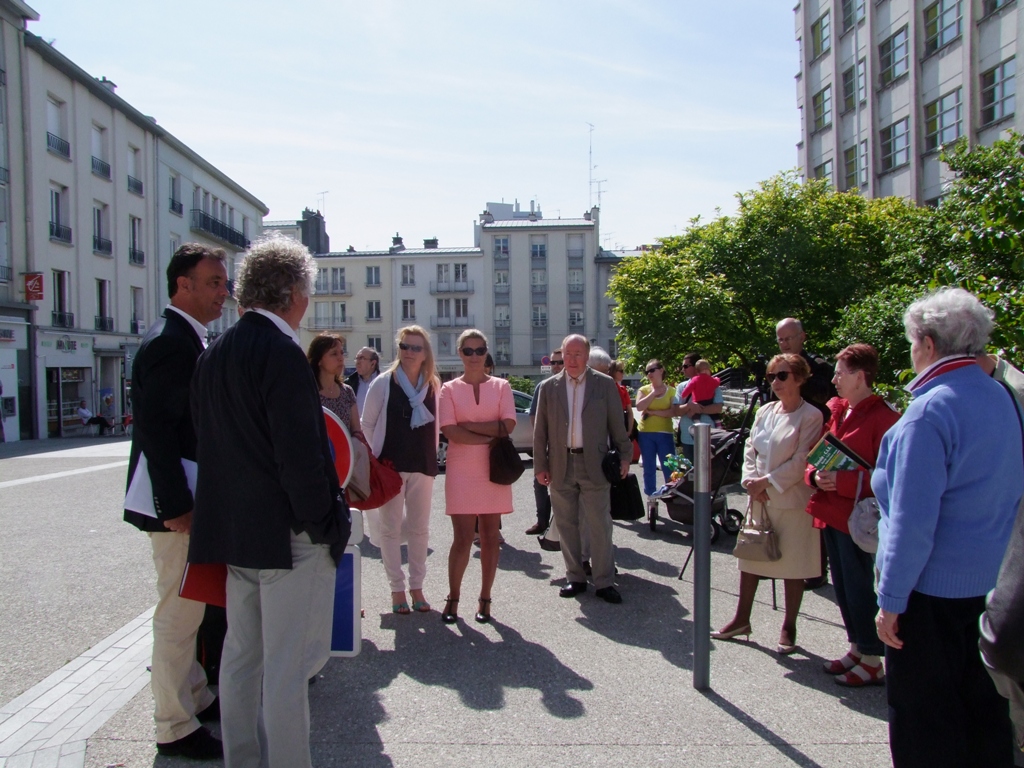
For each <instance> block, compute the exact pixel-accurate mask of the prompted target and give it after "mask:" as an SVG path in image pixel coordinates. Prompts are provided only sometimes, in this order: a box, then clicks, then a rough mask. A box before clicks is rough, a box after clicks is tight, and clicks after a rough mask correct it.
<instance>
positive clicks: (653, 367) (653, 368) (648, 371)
mask: <svg viewBox="0 0 1024 768" xmlns="http://www.w3.org/2000/svg"><path fill="white" fill-rule="evenodd" d="M661 370H664V368H663V367H662V366H660V365H652V366H651V367H650V368H648V369H646V370H645V371H644V373H647V374H652V373H654V372H655V371H661Z"/></svg>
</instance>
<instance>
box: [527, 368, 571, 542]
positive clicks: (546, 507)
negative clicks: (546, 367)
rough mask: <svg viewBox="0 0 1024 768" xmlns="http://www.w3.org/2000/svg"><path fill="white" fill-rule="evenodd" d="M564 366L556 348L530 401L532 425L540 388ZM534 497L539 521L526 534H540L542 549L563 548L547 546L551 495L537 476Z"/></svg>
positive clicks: (534, 483)
mask: <svg viewBox="0 0 1024 768" xmlns="http://www.w3.org/2000/svg"><path fill="white" fill-rule="evenodd" d="M564 366H565V360H563V359H562V350H561V349H556V350H555V351H554V352H552V353H551V376H549V377H548V378H546V379H544V381H541V382H540V383H539V384H537V387H536V388H535V389H534V390H533V400H532V401H531V402H530V426H533V423H534V420H535V417H536V415H537V400H538V399H539V397H540V388H541V387H543V386H544V382H547V381H551V379H552V378H554V377H555V376H557V375H558V374H560V373H561V372H562V369H563V367H564ZM533 498H534V500H535V501H536V502H537V522H536V523H534V524H533V525H531V526H530V527H529V528H527V529H526V535H527V536H538V535H539V536H540V537H541V538H540V546H541V549H550V550H552V551H557V550H559V549H561V546H560V545H558V543H557V542H549V544H548V546H547V547H545V545H544V543H545V542H546V541H548V539H546V538H544V532H545V531H547V529H548V526H550V525H551V496H550V494H548V488H547V486H546V485H541V484H540V481H539V480H538V479H537V478H536V476H534V478H533Z"/></svg>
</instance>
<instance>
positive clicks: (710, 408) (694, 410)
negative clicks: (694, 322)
mask: <svg viewBox="0 0 1024 768" xmlns="http://www.w3.org/2000/svg"><path fill="white" fill-rule="evenodd" d="M700 359H701V357H700V353H699V352H690V353H688V354H687V355H686V356H685V357H684V358H683V377H684V378H683V381H681V382H679V384H678V385H677V386H676V399H675V401H674V405H673V406H672V414H673V415H674V416H678V417H679V427H678V431H677V437H678V438H679V444H680V445H681V446H682V448H683V456H685V457H686V458H687V459H689V460H690V461H693V457H694V454H693V435H691V434H690V427H692V426H693V425H694V424H711V425H712V426H713V425H714V423H715V417H717V416H718V415H719V414H720V413H721V412H722V408H723V407H724V405H723V403H724V402H725V400H724V398H723V397H722V388H721V387H718V388H717V389H715V395H714V398H713V402H712V403H711V404H709V405H701V404H700V403H698V402H695V401H694V399H693V398H692V397H690V396H689V395H687V397H686V401H685V402H684V401H683V399H682V393H683V390H684V389H685V388H686V383H687V380H688V379H689V378H691V377H692V376H695V375H696V373H697V369H696V367H695V366H696V365H697V361H698V360H700Z"/></svg>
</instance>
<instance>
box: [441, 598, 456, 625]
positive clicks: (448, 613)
mask: <svg viewBox="0 0 1024 768" xmlns="http://www.w3.org/2000/svg"><path fill="white" fill-rule="evenodd" d="M458 604H459V598H457V597H446V598H445V599H444V610H443V611H442V612H441V621H443V622H444V623H445V624H454V623H455V622H457V621H458V620H459V615H458V614H457V613H455V606H457V605H458Z"/></svg>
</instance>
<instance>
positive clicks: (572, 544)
mask: <svg viewBox="0 0 1024 768" xmlns="http://www.w3.org/2000/svg"><path fill="white" fill-rule="evenodd" d="M568 459H569V460H568V463H567V464H566V467H565V478H564V479H563V480H562V481H561V482H559V483H554V482H552V484H551V511H552V512H553V513H554V518H555V525H556V526H557V527H558V533H559V536H560V538H561V542H562V559H563V560H565V577H566V579H568V580H569V581H570V582H578V583H582V584H585V583H586V582H587V574H586V572H585V571H584V570H583V565H582V563H583V560H584V559H587V558H585V557H584V554H583V541H584V538H586V540H587V541H589V544H590V547H589V549H590V557H589V559H590V565H591V578H592V580H593V582H594V586H595V587H597V588H598V589H603V588H604V587H610V586H612V585H613V584H614V583H615V553H614V550H613V547H612V515H611V493H610V491H609V488H610V486H609V484H608V483H607V482H601V483H594V482H592V481H591V480H590V478H589V476H588V475H587V467H586V465H585V464H584V461H583V454H570V455H569V457H568Z"/></svg>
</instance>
